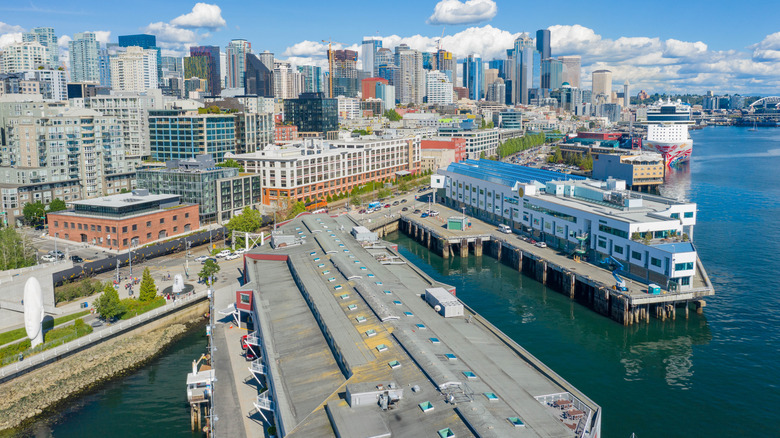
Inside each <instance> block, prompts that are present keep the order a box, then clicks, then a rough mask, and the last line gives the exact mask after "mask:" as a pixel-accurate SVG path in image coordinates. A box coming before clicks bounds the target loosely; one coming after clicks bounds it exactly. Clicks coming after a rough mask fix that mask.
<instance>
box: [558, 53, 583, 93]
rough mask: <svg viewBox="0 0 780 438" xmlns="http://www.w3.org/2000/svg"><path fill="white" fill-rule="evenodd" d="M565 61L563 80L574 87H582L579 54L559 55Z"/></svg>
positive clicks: (559, 58)
mask: <svg viewBox="0 0 780 438" xmlns="http://www.w3.org/2000/svg"><path fill="white" fill-rule="evenodd" d="M558 60H560V61H561V62H562V63H563V82H568V83H569V85H571V86H572V88H580V63H581V58H580V57H579V56H559V57H558Z"/></svg>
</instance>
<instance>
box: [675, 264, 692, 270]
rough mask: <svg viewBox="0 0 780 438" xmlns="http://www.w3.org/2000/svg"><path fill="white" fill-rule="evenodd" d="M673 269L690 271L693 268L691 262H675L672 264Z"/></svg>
mask: <svg viewBox="0 0 780 438" xmlns="http://www.w3.org/2000/svg"><path fill="white" fill-rule="evenodd" d="M674 270H675V271H691V270H693V262H688V263H675V264H674Z"/></svg>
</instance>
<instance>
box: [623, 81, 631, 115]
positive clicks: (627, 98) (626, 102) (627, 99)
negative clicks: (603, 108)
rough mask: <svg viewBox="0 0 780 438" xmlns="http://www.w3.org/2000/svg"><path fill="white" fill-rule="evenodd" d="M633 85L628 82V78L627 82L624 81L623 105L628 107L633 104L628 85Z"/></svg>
mask: <svg viewBox="0 0 780 438" xmlns="http://www.w3.org/2000/svg"><path fill="white" fill-rule="evenodd" d="M629 85H631V84H629V83H628V79H626V81H625V82H623V107H624V108H628V107H629V106H630V104H631V96H629V94H628V86H629Z"/></svg>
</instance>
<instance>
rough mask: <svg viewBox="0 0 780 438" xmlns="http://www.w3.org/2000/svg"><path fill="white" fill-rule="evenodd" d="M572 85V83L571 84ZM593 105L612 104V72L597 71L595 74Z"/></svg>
mask: <svg viewBox="0 0 780 438" xmlns="http://www.w3.org/2000/svg"><path fill="white" fill-rule="evenodd" d="M569 84H570V85H571V83H569ZM591 99H592V102H591V103H593V104H599V103H612V72H611V71H609V70H596V71H594V72H593V94H592V95H591Z"/></svg>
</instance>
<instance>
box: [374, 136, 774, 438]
mask: <svg viewBox="0 0 780 438" xmlns="http://www.w3.org/2000/svg"><path fill="white" fill-rule="evenodd" d="M692 137H693V140H694V158H693V160H692V161H691V163H690V165H689V166H688V167H687V168H685V169H683V170H682V171H680V172H677V173H674V174H672V175H670V177H669V178H668V181H667V184H666V187H664V194H666V195H669V196H673V197H677V196H684V197H687V198H689V199H690V200H691V201H693V202H696V203H698V209H699V214H698V224H697V226H696V235H695V236H694V241H695V242H694V243H695V244H696V246H697V249H698V250H699V254H700V257H701V259H702V261H703V262H704V264H705V266H706V267H707V270H708V272H709V275H710V277H711V279H712V282H713V285H714V287H715V291H716V296H715V297H713V298H710V299H709V300H708V305H707V307H706V308H705V311H704V314H703V315H697V314H695V313H692V314H691V316H690V318H689V319H688V320H685V319H684V317H681V316H680V314H679V313H678V319H677V320H675V321H666V322H664V323H662V322H660V321H657V320H654V319H651V322H650V324H639V325H636V326H631V327H623V326H621V325H619V324H616V323H615V322H613V321H611V320H609V319H607V318H604V317H602V316H600V315H597V314H595V313H594V312H592V311H591V310H588V309H587V308H585V307H583V306H580V305H578V304H576V303H574V302H572V301H570V300H569V299H568V298H566V297H564V296H562V295H561V294H559V293H557V292H554V291H552V290H548V289H546V288H544V287H543V286H541V284H539V283H537V282H536V281H533V280H531V279H530V278H527V277H523V276H521V275H520V274H518V273H517V271H515V270H513V269H510V268H508V267H506V266H503V265H499V264H498V263H497V262H496V261H495V259H493V258H490V257H487V256H486V257H483V258H481V259H478V258H476V257H470V258H468V259H467V260H465V261H464V260H462V259H460V258H459V257H451V258H449V259H448V260H443V259H442V258H441V257H439V256H437V255H435V254H431V253H429V252H428V251H427V250H425V249H424V248H423V247H422V246H420V245H417V244H416V243H414V242H413V241H412V240H411V239H409V238H407V237H405V236H402V235H399V234H394V235H391V236H389V238H390V239H391V240H394V241H396V242H398V243H399V247H400V249H401V252H402V254H403V255H405V256H406V257H408V258H409V259H411V260H412V261H413V262H414V263H416V264H417V265H418V266H420V267H422V268H423V269H424V270H425V271H426V273H428V274H429V275H431V276H433V277H434V278H436V279H437V280H440V281H443V282H445V283H449V284H452V285H454V286H456V287H457V288H458V296H459V297H460V298H461V299H463V300H464V301H465V302H466V303H467V304H469V305H470V306H472V307H473V308H474V309H475V310H476V311H477V312H480V313H481V314H482V315H484V316H485V317H486V318H488V319H489V320H490V321H491V322H493V323H494V324H495V325H497V326H498V327H499V328H500V329H501V330H503V331H504V332H505V333H507V334H508V335H509V336H511V337H512V338H513V339H515V340H516V341H517V342H519V343H520V344H521V345H523V346H524V347H525V348H526V349H528V350H529V351H530V352H531V353H532V354H534V355H536V356H537V357H538V358H539V359H541V360H542V361H543V362H544V363H546V364H547V365H549V366H550V367H552V368H553V369H554V370H556V371H557V372H558V373H559V374H561V375H562V376H563V377H564V378H566V379H567V380H569V381H570V382H571V383H572V384H573V385H575V386H577V387H578V388H579V389H581V390H582V391H583V392H585V393H586V394H588V395H589V396H590V397H591V398H593V400H594V401H595V402H596V403H599V404H600V405H601V407H602V408H603V409H604V417H603V430H604V436H606V437H628V436H630V435H631V433H632V432H636V434H637V437H639V438H642V437H653V436H667V437H686V436H729V435H733V436H762V435H764V436H770V435H772V434H774V433H776V431H777V426H776V422H777V420H778V418H780V415H778V414H777V413H775V412H774V411H773V410H772V409H771V408H769V409H762V408H761V406H766V407H771V406H777V405H778V403H780V391H778V382H777V379H776V376H778V375H780V367H779V366H778V363H780V336H778V333H777V332H776V329H777V327H778V326H780V313H779V312H780V304H779V302H778V298H777V292H776V291H775V290H774V288H771V286H770V285H772V284H774V283H775V281H774V280H775V277H774V275H773V274H774V272H773V267H774V266H775V265H776V263H775V262H774V260H775V257H776V255H777V254H778V252H780V240H779V239H778V237H777V236H778V235H779V233H778V232H780V229H778V228H780V223H779V222H778V221H777V219H776V217H777V213H778V211H780V173H779V172H777V171H776V169H777V167H778V164H780V131H778V130H773V129H761V130H759V131H756V132H751V131H748V130H747V128H739V127H710V128H705V129H702V130H699V131H694V132H692ZM462 261H463V263H461V262H462Z"/></svg>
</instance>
